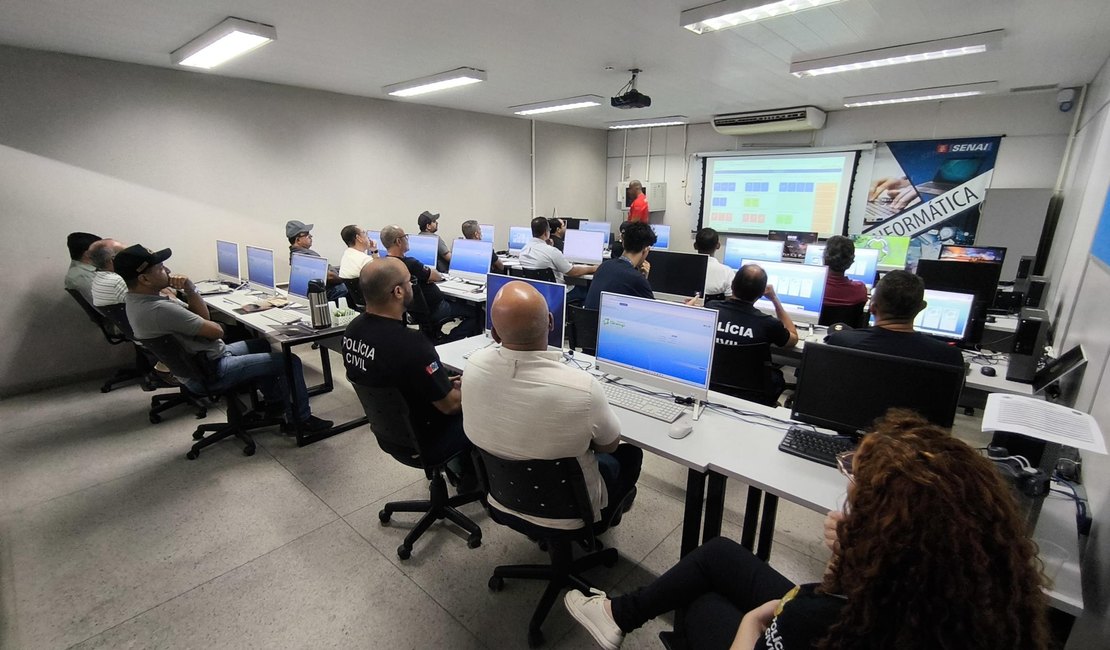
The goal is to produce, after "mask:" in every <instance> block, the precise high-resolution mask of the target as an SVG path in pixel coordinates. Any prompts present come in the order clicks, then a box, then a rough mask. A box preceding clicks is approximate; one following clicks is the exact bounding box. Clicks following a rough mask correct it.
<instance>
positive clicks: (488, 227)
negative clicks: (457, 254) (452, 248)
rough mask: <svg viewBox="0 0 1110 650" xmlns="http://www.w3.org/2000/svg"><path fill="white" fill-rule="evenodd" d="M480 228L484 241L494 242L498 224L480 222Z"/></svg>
mask: <svg viewBox="0 0 1110 650" xmlns="http://www.w3.org/2000/svg"><path fill="white" fill-rule="evenodd" d="M478 230H479V231H480V232H481V233H482V241H488V242H489V243H491V244H492V243H493V238H494V236H495V235H496V234H497V226H494V225H493V224H492V223H480V224H478ZM453 254H454V253H452V255H453Z"/></svg>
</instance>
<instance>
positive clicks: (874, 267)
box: [805, 244, 881, 289]
mask: <svg viewBox="0 0 1110 650" xmlns="http://www.w3.org/2000/svg"><path fill="white" fill-rule="evenodd" d="M880 253H881V251H878V250H875V249H869V248H858V249H856V259H855V261H854V262H852V265H851V266H849V267H848V268H847V269H846V270H845V271H844V275H845V276H846V277H847V278H848V279H850V280H855V281H857V282H862V283H864V284H865V285H867V288H868V289H871V287H873V286H875V274H876V273H877V272H878V270H879V254H880ZM805 263H806V264H809V265H810V266H823V265H824V264H825V245H824V244H821V245H817V244H810V245H809V246H807V247H806V260H805Z"/></svg>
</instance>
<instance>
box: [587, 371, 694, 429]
mask: <svg viewBox="0 0 1110 650" xmlns="http://www.w3.org/2000/svg"><path fill="white" fill-rule="evenodd" d="M601 388H602V390H604V391H605V397H606V398H607V399H608V400H609V403H610V404H612V405H613V406H619V407H621V408H624V409H628V410H629V411H635V412H637V413H640V414H642V415H646V416H648V417H652V418H655V419H656V420H662V421H664V422H674V421H675V420H677V419H678V418H679V416H681V415H682V412H683V411H685V410H686V408H685V407H684V406H682V405H681V404H676V403H675V402H674V401H672V400H666V399H663V398H661V397H655V396H654V395H645V394H644V393H641V392H639V391H637V390H633V389H631V388H627V387H625V386H620V385H618V384H614V383H612V382H604V381H603V382H601Z"/></svg>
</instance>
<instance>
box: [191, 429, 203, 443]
mask: <svg viewBox="0 0 1110 650" xmlns="http://www.w3.org/2000/svg"><path fill="white" fill-rule="evenodd" d="M203 437H204V432H203V431H201V430H200V429H197V430H196V431H194V432H193V440H200V439H201V438H203Z"/></svg>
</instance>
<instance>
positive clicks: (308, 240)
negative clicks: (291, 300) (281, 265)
mask: <svg viewBox="0 0 1110 650" xmlns="http://www.w3.org/2000/svg"><path fill="white" fill-rule="evenodd" d="M285 236H286V237H288V238H289V263H290V264H292V263H293V254H294V253H296V254H297V255H311V256H312V257H323V255H320V254H319V253H317V252H316V251H314V250H312V224H310V223H305V222H303V221H297V220H296V219H292V220H290V221H286V222H285ZM327 285H328V300H339V299H340V298H345V297H346V296H347V286H346V285H345V284H343V279H342V278H340V277H339V268H338V267H335V266H332V265H331V264H328V277H327Z"/></svg>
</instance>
